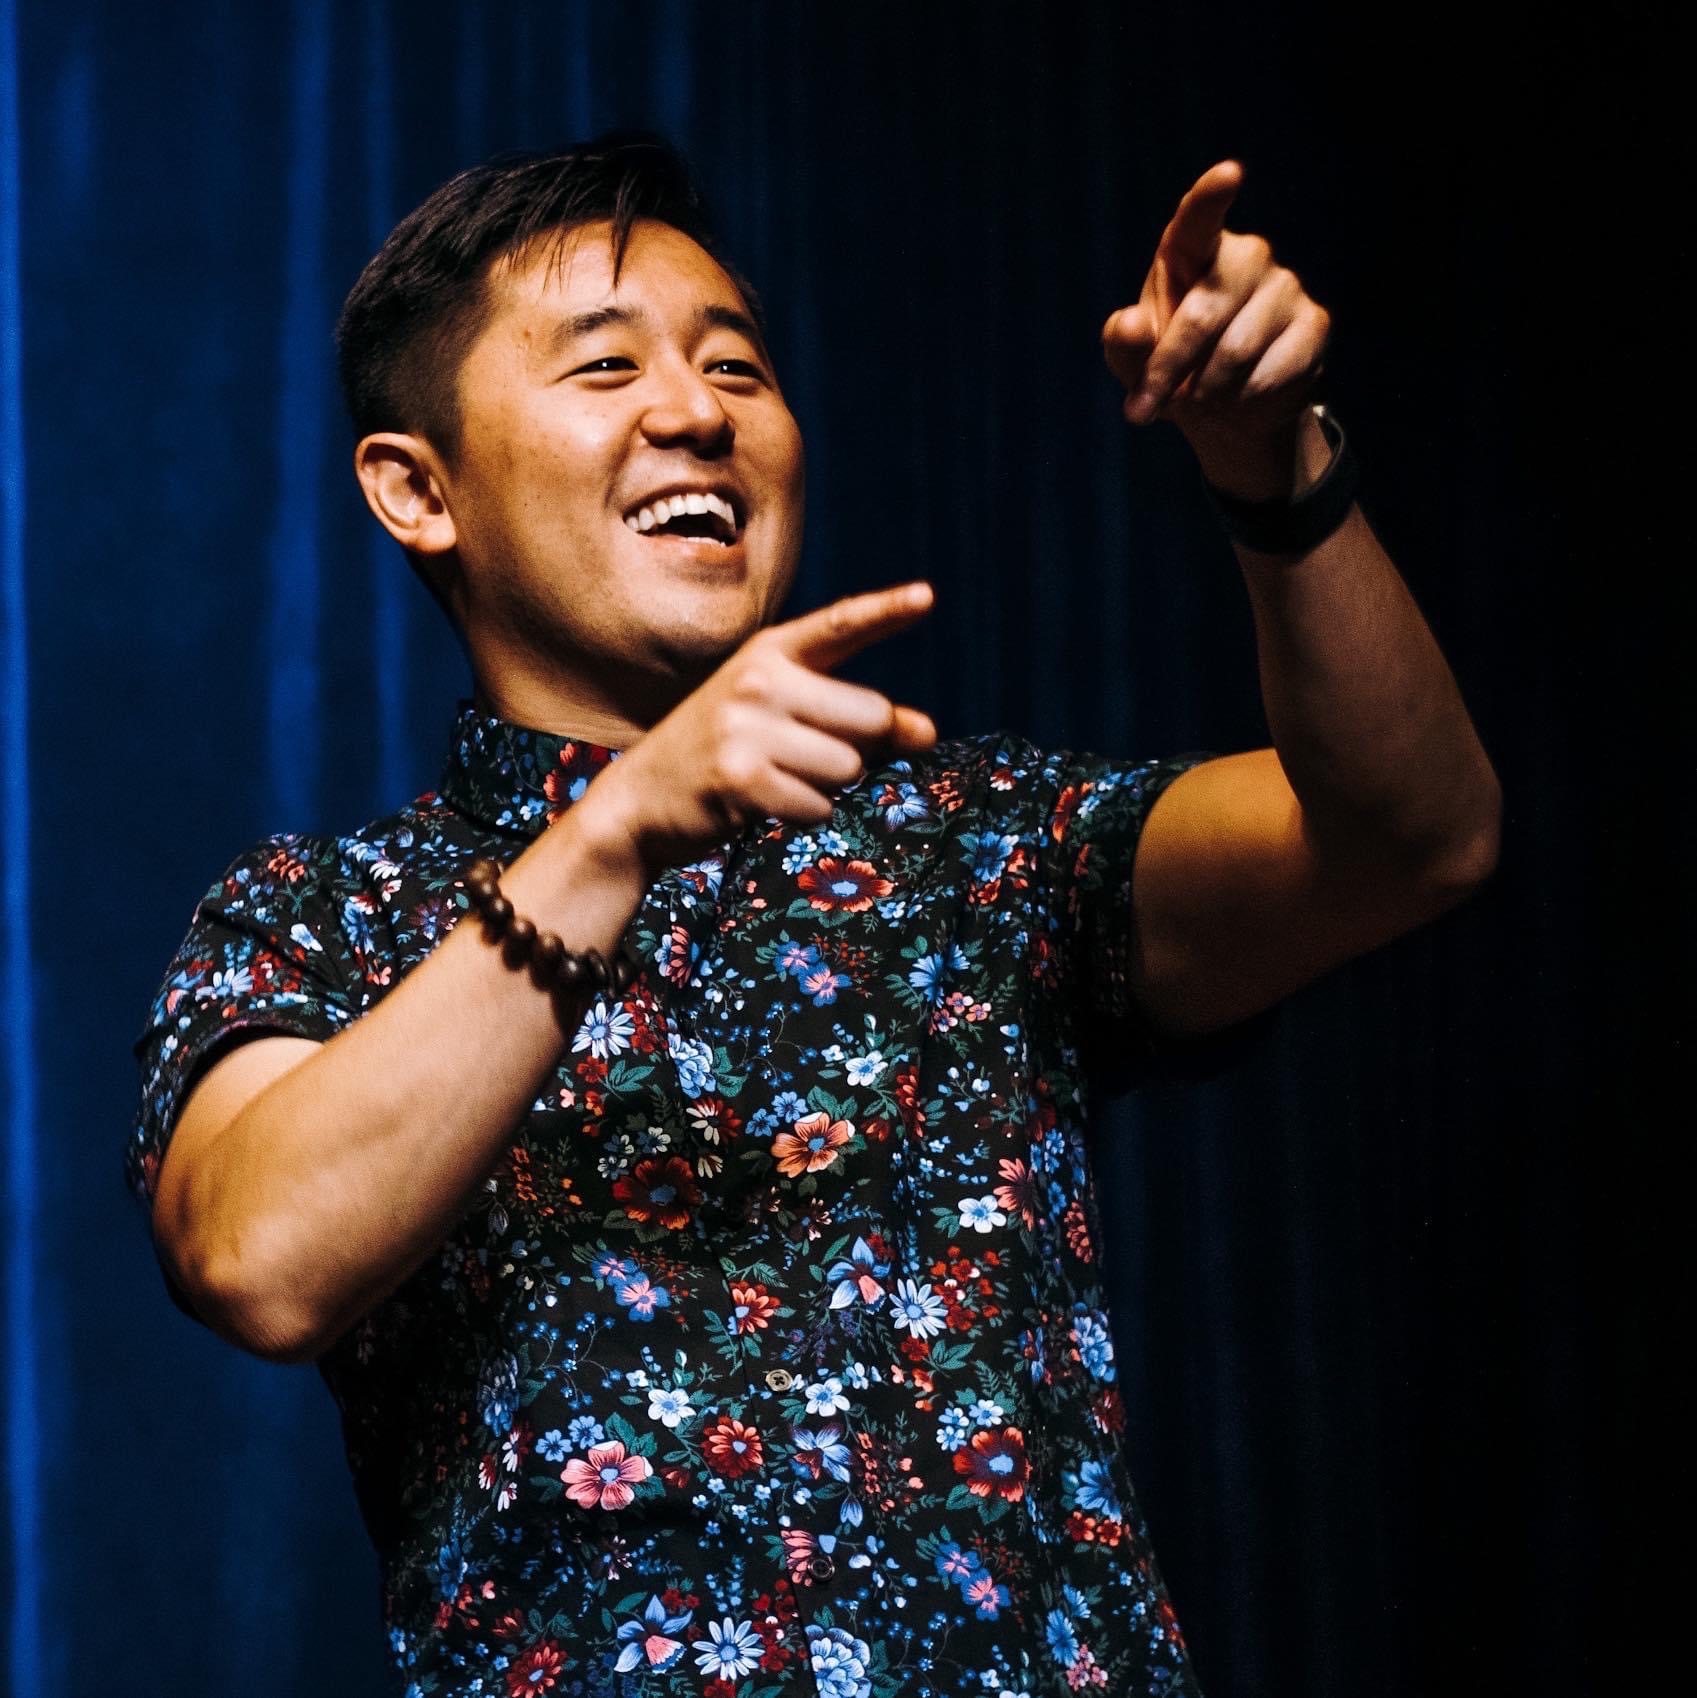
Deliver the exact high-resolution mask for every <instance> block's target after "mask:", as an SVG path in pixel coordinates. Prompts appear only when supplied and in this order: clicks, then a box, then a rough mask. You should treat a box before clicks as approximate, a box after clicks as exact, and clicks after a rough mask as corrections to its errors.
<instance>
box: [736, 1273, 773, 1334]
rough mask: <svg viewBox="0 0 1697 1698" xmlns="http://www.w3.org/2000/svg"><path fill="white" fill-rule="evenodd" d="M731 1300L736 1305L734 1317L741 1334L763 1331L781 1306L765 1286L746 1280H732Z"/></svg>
mask: <svg viewBox="0 0 1697 1698" xmlns="http://www.w3.org/2000/svg"><path fill="white" fill-rule="evenodd" d="M731 1302H732V1303H733V1304H735V1305H736V1307H735V1310H734V1311H733V1318H734V1319H735V1321H736V1330H737V1332H738V1333H739V1334H742V1333H750V1332H760V1331H762V1330H763V1329H764V1328H765V1327H766V1326H767V1324H768V1323H769V1322H770V1321H771V1319H772V1317H773V1316H774V1315H775V1314H777V1312H778V1308H779V1304H778V1299H777V1298H776V1297H774V1296H772V1294H771V1293H770V1292H769V1291H767V1289H766V1287H765V1286H763V1285H755V1284H751V1283H749V1282H748V1281H746V1280H738V1279H733V1280H732V1281H731Z"/></svg>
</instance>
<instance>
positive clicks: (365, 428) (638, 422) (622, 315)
mask: <svg viewBox="0 0 1697 1698" xmlns="http://www.w3.org/2000/svg"><path fill="white" fill-rule="evenodd" d="M338 342H339V346H340V352H341V370H342V379H343V385H344V388H345V390H346V393H347V398H348V403H349V407H350V410H351V411H352V413H353V416H354V421H355V426H356V429H357V430H358V432H359V436H360V443H359V447H358V449H357V451H356V470H357V472H358V474H359V477H360V481H361V484H362V485H363V487H364V490H365V494H366V499H367V501H368V502H369V504H370V505H371V508H372V510H373V512H375V513H376V515H377V517H378V518H379V520H381V521H382V523H383V524H384V526H385V527H386V528H387V529H388V530H389V531H390V533H391V534H392V535H394V536H395V537H396V538H397V539H398V540H399V541H400V542H401V543H402V544H403V545H404V546H405V547H406V549H407V551H408V555H409V557H410V558H411V560H412V562H413V564H414V565H415V566H416V567H417V568H418V569H419V570H420V572H421V574H422V575H423V576H424V577H425V580H426V582H427V583H428V584H430V586H431V588H432V590H433V592H434V593H435V594H436V595H437V597H438V599H439V600H440V601H441V602H442V604H443V606H444V608H445V609H446V610H447V611H448V612H449V614H450V617H452V618H453V619H454V621H455V623H456V625H458V626H459V628H460V630H461V632H462V634H463V636H464V637H465V639H466V642H467V646H468V648H469V650H470V652H471V655H472V660H473V664H474V667H475V668H476V669H477V672H478V682H479V685H480V687H481V690H482V692H483V694H484V695H485V697H486V699H487V700H488V701H489V702H490V703H491V704H492V705H494V706H496V707H497V709H498V710H499V711H502V712H506V713H509V714H511V715H512V716H513V717H521V718H522V717H526V716H529V718H530V722H531V723H544V722H545V721H544V719H543V718H540V717H538V716H539V715H546V718H547V720H549V721H552V720H562V719H563V720H571V721H574V724H573V725H572V726H571V728H573V729H578V730H581V731H584V732H586V733H593V732H594V731H596V730H597V729H603V728H605V729H608V730H611V729H613V728H614V727H616V726H617V725H619V724H621V723H622V725H623V726H624V727H626V728H627V729H628V727H629V726H631V725H641V724H646V723H651V721H652V718H653V717H655V715H656V714H657V713H659V712H662V711H664V709H665V708H666V706H668V705H669V703H670V702H671V701H673V700H675V699H676V698H677V696H678V695H679V694H681V693H682V691H683V690H685V689H687V688H690V687H693V685H694V683H696V682H699V681H700V679H701V678H703V677H705V676H706V674H707V673H708V672H710V671H711V670H712V668H713V667H714V666H716V665H717V664H718V663H719V661H720V660H722V659H723V658H724V657H725V656H726V655H727V654H729V653H730V651H731V650H732V649H734V648H735V647H736V646H737V644H738V643H740V642H741V641H742V640H743V639H744V638H746V637H747V636H748V635H750V634H751V633H752V632H753V631H754V630H755V629H757V628H758V627H759V626H760V625H761V624H764V623H766V622H767V621H768V620H770V619H771V618H772V617H773V616H774V614H775V613H776V611H777V609H778V607H779V605H780V604H781V603H782V601H783V598H784V595H785V593H786V592H787V590H788V588H789V584H790V582H791V580H792V578H793V576H794V571H795V564H796V559H797V556H798V554H799V550H800V540H801V524H802V509H803V493H802V491H803V478H802V452H801V441H800V435H799V432H798V431H797V429H796V425H795V420H794V419H793V417H792V416H791V414H790V412H789V409H788V407H787V406H786V405H785V403H784V400H783V396H782V393H781V391H780V390H779V388H778V385H777V381H776V377H775V375H774V373H773V370H772V365H771V360H770V357H769V355H768V353H767V350H766V346H765V332H764V327H763V324H762V322H761V315H760V308H759V303H758V301H757V300H756V298H755V296H754V294H753V291H752V290H751V289H749V287H748V286H747V284H746V283H744V282H743V281H742V280H741V279H740V278H739V277H738V276H737V275H736V274H735V273H734V272H733V271H732V270H730V269H729V267H728V266H727V265H726V264H725V263H724V262H723V261H722V260H720V259H719V258H718V257H717V256H716V254H715V252H714V244H713V239H712V236H711V233H710V231H709V230H708V228H707V224H706V218H705V213H704V211H703V208H702V204H701V200H700V197H699V196H698V194H697V193H696V191H695V189H694V187H693V186H692V184H691V182H690V179H689V174H688V171H687V168H686V167H685V166H684V164H683V162H682V160H681V159H680V158H679V157H678V155H677V154H676V153H675V152H674V151H672V150H671V149H670V148H669V147H667V146H666V145H665V144H664V143H663V142H661V141H659V140H658V139H657V138H655V137H650V136H622V137H621V136H612V137H604V138H602V139H601V140H599V141H596V142H591V143H587V144H584V145H582V146H579V147H574V148H568V149H564V150H561V151H559V152H555V153H550V154H537V155H524V156H508V157H505V158H502V159H498V160H495V161H492V162H491V163H489V164H487V165H484V166H479V167H477V168H475V169H474V170H471V171H467V172H464V173H462V174H461V175H460V176H458V177H456V178H454V179H453V181H451V182H450V183H448V184H446V185H444V187H442V188H441V189H439V190H437V191H436V193H435V194H433V195H432V196H431V197H430V198H429V199H428V200H427V201H425V203H424V204H423V205H422V206H420V207H419V208H418V209H417V210H416V211H415V212H413V213H412V214H410V215H409V216H408V217H407V218H406V219H404V220H403V221H402V222H401V224H400V225H398V226H397V227H396V229H395V231H394V232H393V234H392V235H391V236H390V237H389V239H388V241H386V242H385V243H384V245H383V248H382V249H381V251H380V252H379V253H378V254H377V256H376V258H374V259H373V260H372V261H371V263H370V265H368V266H367V267H366V269H365V271H364V273H363V274H362V275H361V277H360V279H359V282H358V283H357V284H356V285H355V287H354V289H353V291H352V293H351V294H350V295H349V297H348V300H347V303H346V305H345V306H344V308H343V311H342V316H341V321H340V324H339V326H338ZM673 492H677V493H685V492H692V493H694V494H696V496H697V499H695V500H693V501H690V502H689V505H690V506H694V507H698V508H699V507H700V506H701V505H702V500H701V497H702V496H706V497H710V498H711V499H709V500H708V501H707V506H708V508H709V510H708V511H707V512H705V513H700V512H698V513H695V514H690V513H687V512H686V513H684V514H682V515H678V516H674V517H670V518H665V517H661V518H658V520H656V518H655V517H654V515H655V514H656V508H655V498H657V497H662V496H665V495H668V494H671V493H673ZM644 509H647V512H648V514H649V515H650V516H649V517H647V518H644V517H643V513H644ZM727 509H728V511H729V513H730V515H731V519H730V522H729V524H727V523H726V522H725V520H724V519H723V517H722V516H716V515H723V513H724V512H725V511H726V510H727ZM638 527H645V528H638ZM703 532H705V533H707V534H706V535H702V534H695V535H692V534H691V533H703ZM669 533H670V534H669ZM719 537H728V538H729V541H728V542H727V541H721V540H717V539H718V538H719ZM607 740H609V741H613V740H615V739H614V738H613V737H612V736H610V735H609V736H608V739H607Z"/></svg>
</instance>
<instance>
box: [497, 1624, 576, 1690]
mask: <svg viewBox="0 0 1697 1698" xmlns="http://www.w3.org/2000/svg"><path fill="white" fill-rule="evenodd" d="M562 1666H563V1659H562V1658H561V1656H560V1648H559V1646H558V1645H556V1644H555V1643H554V1641H553V1640H552V1639H539V1640H538V1641H537V1642H536V1643H535V1644H534V1645H532V1646H531V1647H530V1649H529V1650H527V1651H523V1652H521V1653H520V1654H519V1656H517V1657H516V1658H515V1659H514V1660H513V1662H512V1663H511V1664H510V1665H509V1666H508V1668H507V1693H508V1698H521V1695H522V1694H524V1693H526V1692H546V1691H548V1690H549V1688H550V1687H552V1686H555V1685H557V1684H558V1682H559V1679H560V1669H561V1667H562Z"/></svg>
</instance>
